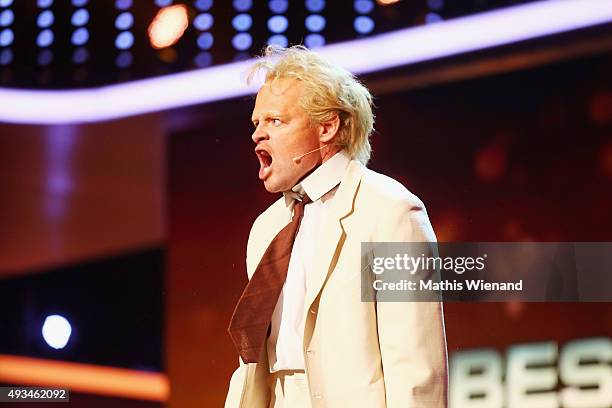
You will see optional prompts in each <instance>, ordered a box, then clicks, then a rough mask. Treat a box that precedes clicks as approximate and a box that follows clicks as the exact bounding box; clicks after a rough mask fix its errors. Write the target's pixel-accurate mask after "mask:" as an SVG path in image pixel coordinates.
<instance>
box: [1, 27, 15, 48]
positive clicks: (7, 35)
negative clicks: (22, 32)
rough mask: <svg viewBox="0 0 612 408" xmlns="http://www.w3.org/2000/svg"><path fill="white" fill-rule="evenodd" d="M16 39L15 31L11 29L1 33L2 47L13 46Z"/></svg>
mask: <svg viewBox="0 0 612 408" xmlns="http://www.w3.org/2000/svg"><path fill="white" fill-rule="evenodd" d="M14 38H15V35H14V34H13V30H11V29H10V28H5V29H4V30H2V31H0V47H6V46H8V45H11V44H12V43H13V39H14Z"/></svg>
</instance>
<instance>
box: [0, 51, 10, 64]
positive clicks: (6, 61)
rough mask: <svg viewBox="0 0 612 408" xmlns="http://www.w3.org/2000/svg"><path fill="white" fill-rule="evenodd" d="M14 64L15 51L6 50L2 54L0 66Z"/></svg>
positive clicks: (0, 53) (0, 54)
mask: <svg viewBox="0 0 612 408" xmlns="http://www.w3.org/2000/svg"><path fill="white" fill-rule="evenodd" d="M11 62H13V51H12V50H11V49H10V48H6V49H4V50H2V52H0V65H8V64H10V63H11Z"/></svg>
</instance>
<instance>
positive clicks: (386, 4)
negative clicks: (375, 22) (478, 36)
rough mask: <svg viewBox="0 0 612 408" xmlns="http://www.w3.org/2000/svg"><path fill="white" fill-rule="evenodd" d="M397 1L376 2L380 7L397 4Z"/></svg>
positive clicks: (381, 0) (384, 0)
mask: <svg viewBox="0 0 612 408" xmlns="http://www.w3.org/2000/svg"><path fill="white" fill-rule="evenodd" d="M398 1H399V0H376V2H377V3H378V4H380V5H381V6H389V5H391V4H395V3H397V2H398Z"/></svg>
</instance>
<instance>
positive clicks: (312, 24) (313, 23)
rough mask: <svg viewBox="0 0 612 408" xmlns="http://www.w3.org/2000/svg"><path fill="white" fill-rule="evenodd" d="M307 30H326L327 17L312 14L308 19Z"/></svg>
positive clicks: (306, 21)
mask: <svg viewBox="0 0 612 408" xmlns="http://www.w3.org/2000/svg"><path fill="white" fill-rule="evenodd" d="M305 24H306V28H307V29H308V31H313V32H315V33H316V32H319V31H322V30H323V29H324V28H325V17H323V16H320V15H318V14H312V15H310V16H308V17H306V20H305Z"/></svg>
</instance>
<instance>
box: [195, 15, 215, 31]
mask: <svg viewBox="0 0 612 408" xmlns="http://www.w3.org/2000/svg"><path fill="white" fill-rule="evenodd" d="M214 22H215V20H214V18H213V16H212V14H210V13H204V14H200V15H198V16H197V17H196V18H195V19H194V20H193V26H194V27H195V28H197V29H198V30H200V31H206V30H210V28H211V27H212V26H213V23H214Z"/></svg>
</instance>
